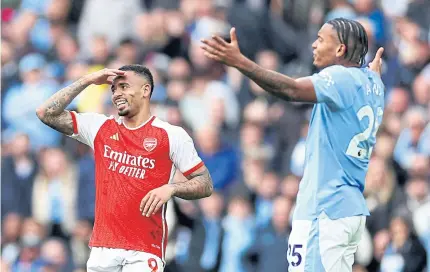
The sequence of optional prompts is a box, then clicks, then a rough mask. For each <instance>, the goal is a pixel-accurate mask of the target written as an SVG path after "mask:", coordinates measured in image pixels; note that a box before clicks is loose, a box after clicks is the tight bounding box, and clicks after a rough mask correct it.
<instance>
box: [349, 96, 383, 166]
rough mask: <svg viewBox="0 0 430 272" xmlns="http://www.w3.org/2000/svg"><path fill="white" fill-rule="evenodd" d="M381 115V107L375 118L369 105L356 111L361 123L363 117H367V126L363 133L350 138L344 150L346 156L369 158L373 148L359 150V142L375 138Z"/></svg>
mask: <svg viewBox="0 0 430 272" xmlns="http://www.w3.org/2000/svg"><path fill="white" fill-rule="evenodd" d="M382 114H383V111H382V108H381V107H378V108H377V112H376V118H375V113H374V111H373V109H372V107H371V106H369V105H366V106H364V107H362V108H360V109H359V110H358V112H357V117H358V119H360V121H361V120H362V119H363V118H364V117H367V118H368V119H369V124H368V126H367V128H366V129H365V130H364V131H363V132H361V133H358V134H356V135H355V136H354V137H352V139H351V141H350V142H349V145H348V148H347V150H346V154H347V155H349V156H351V157H354V158H358V159H364V158H370V154H372V150H373V147H371V148H369V149H366V148H361V147H359V146H358V145H359V144H360V143H361V142H364V141H367V140H368V139H369V138H370V137H371V136H372V137H376V132H377V131H378V128H379V125H380V123H379V120H378V119H379V118H378V117H380V116H382ZM372 129H373V133H372Z"/></svg>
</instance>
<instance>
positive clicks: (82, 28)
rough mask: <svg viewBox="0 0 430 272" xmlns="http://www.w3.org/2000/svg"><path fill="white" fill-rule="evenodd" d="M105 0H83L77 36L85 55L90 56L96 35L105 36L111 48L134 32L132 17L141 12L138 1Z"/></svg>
mask: <svg viewBox="0 0 430 272" xmlns="http://www.w3.org/2000/svg"><path fill="white" fill-rule="evenodd" d="M107 1H108V2H107ZM107 1H105V0H95V1H84V6H83V10H82V14H81V16H80V20H79V26H78V37H79V44H80V47H81V50H82V54H84V55H85V56H90V54H91V53H90V51H91V46H92V45H91V43H92V42H94V40H93V38H94V36H96V35H102V36H105V37H106V43H107V46H108V48H113V47H116V46H117V45H118V44H119V42H120V41H121V40H122V39H123V38H125V37H130V36H132V35H133V34H134V33H133V29H134V26H135V22H134V20H133V18H135V17H136V16H137V15H138V14H139V13H140V12H142V7H141V5H140V1H139V0H127V1H121V2H118V1H112V0H107ZM147 25H150V24H147Z"/></svg>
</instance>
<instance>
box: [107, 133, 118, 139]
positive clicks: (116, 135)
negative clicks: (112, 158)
mask: <svg viewBox="0 0 430 272" xmlns="http://www.w3.org/2000/svg"><path fill="white" fill-rule="evenodd" d="M109 139H112V140H115V141H119V136H118V132H117V133H115V134H114V135H112V136H110V137H109Z"/></svg>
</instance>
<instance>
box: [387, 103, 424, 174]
mask: <svg viewBox="0 0 430 272" xmlns="http://www.w3.org/2000/svg"><path fill="white" fill-rule="evenodd" d="M427 121H428V116H427V114H426V112H425V110H424V109H422V108H419V107H413V108H411V109H409V110H408V111H407V112H406V113H405V117H404V122H405V128H404V129H403V130H402V132H401V133H400V136H399V139H398V141H397V144H396V148H395V150H394V158H395V159H396V160H397V161H398V162H399V163H400V165H401V166H402V167H403V168H405V169H409V168H410V167H411V166H412V163H413V158H414V156H415V155H416V154H417V153H419V150H418V149H417V147H418V142H419V140H420V137H421V134H422V132H423V131H424V128H425V126H426V124H427Z"/></svg>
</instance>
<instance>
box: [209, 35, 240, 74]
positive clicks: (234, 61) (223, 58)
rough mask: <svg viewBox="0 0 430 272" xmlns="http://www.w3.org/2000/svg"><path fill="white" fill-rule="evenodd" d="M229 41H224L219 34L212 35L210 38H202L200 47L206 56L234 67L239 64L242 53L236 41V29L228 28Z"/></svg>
mask: <svg viewBox="0 0 430 272" xmlns="http://www.w3.org/2000/svg"><path fill="white" fill-rule="evenodd" d="M230 39H231V42H230V43H228V42H226V41H225V40H224V39H223V38H221V37H220V36H217V35H214V36H212V38H211V39H202V41H201V42H202V43H203V44H202V45H201V48H202V49H203V50H204V51H205V52H204V54H205V56H206V57H208V58H210V59H213V60H216V61H219V62H222V63H224V64H225V65H227V66H232V67H236V66H237V65H238V64H239V61H240V59H241V56H242V53H241V52H240V49H239V43H238V41H237V36H236V29H235V28H234V27H233V28H232V29H231V30H230Z"/></svg>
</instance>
